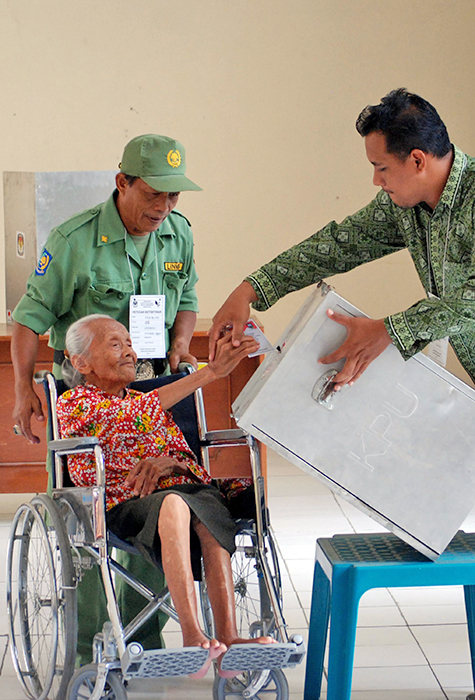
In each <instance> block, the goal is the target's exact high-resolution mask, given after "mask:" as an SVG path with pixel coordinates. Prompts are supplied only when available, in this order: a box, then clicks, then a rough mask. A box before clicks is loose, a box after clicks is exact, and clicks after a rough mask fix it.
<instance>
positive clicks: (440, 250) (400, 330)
mask: <svg viewBox="0 0 475 700" xmlns="http://www.w3.org/2000/svg"><path fill="white" fill-rule="evenodd" d="M402 248H408V250H409V252H410V254H411V256H412V259H413V261H414V265H415V266H416V270H417V272H418V274H419V277H420V280H421V282H422V284H423V286H424V289H425V290H426V292H427V294H428V295H429V294H431V295H434V296H435V297H436V298H432V297H429V296H428V298H427V299H423V300H421V301H418V302H417V303H416V304H414V305H413V306H411V307H410V308H409V309H407V310H406V311H401V312H400V313H397V314H393V315H392V316H388V317H387V318H386V319H384V323H385V325H386V329H387V331H388V333H389V335H390V336H391V339H392V341H393V342H394V344H395V345H396V347H397V348H398V350H399V352H400V353H401V355H402V356H403V357H404V358H405V359H408V358H409V357H411V356H412V355H414V354H415V353H416V352H419V351H420V350H422V348H424V347H425V346H426V345H427V344H428V343H429V342H430V341H432V340H437V339H440V338H445V337H446V336H449V338H450V343H451V345H452V347H453V348H454V350H455V352H456V354H457V356H458V358H459V360H460V361H461V363H462V365H463V366H464V367H465V369H466V370H467V372H468V373H469V374H470V376H471V377H472V379H474V380H475V158H472V157H470V156H467V155H465V154H464V153H462V151H460V150H459V149H458V148H457V147H456V146H454V162H453V165H452V168H451V171H450V174H449V178H448V180H447V183H446V185H445V188H444V191H443V192H442V195H441V197H440V200H439V202H438V204H437V206H436V207H435V209H434V211H431V210H430V208H429V207H428V206H427V205H425V204H424V203H421V204H418V205H417V206H415V207H412V208H410V209H403V208H401V207H398V206H397V205H396V204H394V203H393V202H392V200H391V198H390V197H389V195H387V194H386V193H385V192H383V191H381V192H379V194H378V195H377V196H376V197H375V199H374V200H373V201H372V202H371V203H370V204H368V206H366V207H364V208H363V209H361V210H360V211H359V212H357V213H356V214H353V215H352V216H348V217H347V218H346V219H345V220H344V221H342V223H341V224H337V223H336V222H334V221H332V222H331V223H330V224H328V225H327V226H325V227H324V228H323V229H321V231H318V232H317V233H315V234H314V235H313V236H310V238H307V239H306V240H304V241H302V242H301V243H298V244H297V245H295V246H294V247H293V248H290V249H289V250H287V251H285V252H284V253H281V254H280V255H278V256H277V257H276V258H274V260H272V261H271V262H269V263H267V264H266V265H264V266H263V267H261V268H260V269H259V270H257V271H256V272H254V273H252V274H251V275H249V276H248V277H247V278H246V280H247V281H248V282H250V284H252V286H253V287H254V289H255V291H256V293H257V296H258V301H257V302H255V303H254V304H253V307H254V308H255V309H256V310H257V311H265V310H266V309H268V308H269V307H270V306H272V305H273V304H275V302H276V301H277V300H278V299H280V298H281V297H283V296H285V295H286V294H288V293H289V292H293V291H295V290H297V289H302V288H303V287H306V286H308V285H310V284H315V283H318V282H320V280H322V279H323V278H326V277H330V276H331V275H335V274H338V273H341V272H347V271H348V270H351V269H353V268H354V267H356V266H358V265H362V264H363V263H365V262H369V261H370V260H376V259H377V258H381V257H383V256H384V255H388V254H389V253H394V252H395V251H397V250H401V249H402Z"/></svg>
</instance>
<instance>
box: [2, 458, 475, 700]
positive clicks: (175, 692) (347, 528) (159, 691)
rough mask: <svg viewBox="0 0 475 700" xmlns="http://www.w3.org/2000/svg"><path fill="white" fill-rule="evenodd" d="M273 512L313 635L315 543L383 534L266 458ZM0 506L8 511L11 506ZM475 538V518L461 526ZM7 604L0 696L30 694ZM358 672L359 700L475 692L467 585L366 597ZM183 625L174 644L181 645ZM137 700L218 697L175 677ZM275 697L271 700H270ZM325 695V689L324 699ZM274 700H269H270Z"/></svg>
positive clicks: (152, 685)
mask: <svg viewBox="0 0 475 700" xmlns="http://www.w3.org/2000/svg"><path fill="white" fill-rule="evenodd" d="M268 472H269V480H268V487H269V506H270V512H271V519H272V524H273V528H274V531H275V533H276V537H277V542H278V546H279V549H280V552H281V554H282V558H283V563H282V570H283V582H284V609H285V617H286V620H287V624H288V626H289V632H290V633H294V632H298V633H301V634H302V635H303V636H304V637H306V634H307V621H308V614H309V608H310V597H311V593H310V591H311V585H312V575H313V557H314V551H315V540H316V538H317V537H331V536H332V535H334V534H336V533H348V532H376V531H380V530H381V529H382V528H381V527H380V526H378V525H377V524H376V523H374V522H373V521H372V520H370V519H369V518H367V517H366V516H365V515H363V514H362V513H361V512H359V511H358V510H356V509H354V508H353V507H352V506H350V505H349V504H347V503H346V502H345V501H342V500H341V499H339V498H337V497H336V496H334V495H333V494H332V493H331V492H329V491H328V490H327V489H326V488H325V487H324V486H322V485H320V484H319V482H318V481H316V480H315V479H314V478H312V477H310V476H307V475H305V474H304V473H303V472H301V471H300V470H298V469H297V468H296V467H294V466H292V465H291V464H289V463H288V462H286V461H285V460H283V459H282V458H280V457H279V456H277V455H275V454H273V453H269V459H268ZM0 509H2V510H4V511H10V512H11V507H9V502H8V499H5V498H4V499H3V500H2V499H0ZM9 520H10V518H9V517H8V515H4V516H0V558H1V559H2V560H5V550H6V541H7V537H8V529H9ZM464 529H465V530H467V531H475V512H474V513H472V514H471V516H470V517H469V518H468V519H467V521H466V523H465V524H464ZM4 581H5V574H4V572H3V571H1V570H0V595H1V596H2V600H4V599H5V598H4V594H5V584H4ZM4 610H5V606H4V605H3V606H1V607H0V668H1V675H0V698H2V700H3V699H4V700H23V698H24V697H25V696H24V695H23V693H22V691H21V689H20V686H19V684H18V682H17V680H16V678H15V676H14V672H13V668H12V664H11V660H10V656H9V653H6V643H7V623H6V616H5V612H4ZM358 622H359V624H358V632H357V640H356V644H357V646H356V653H355V668H354V674H353V693H352V699H353V700H443V699H445V700H465V698H466V696H467V694H468V693H469V692H473V691H472V685H471V683H472V680H471V667H470V659H469V650H468V637H467V627H466V623H465V612H464V604H463V591H462V589H461V588H460V587H455V586H452V587H440V588H431V589H428V588H423V589H418V588H410V589H408V588H405V589H393V590H388V589H375V590H372V591H369V592H368V593H366V594H365V595H364V596H363V598H362V600H361V608H360V614H359V620H358ZM177 630H178V628H177V627H176V625H173V626H172V625H171V624H170V625H169V626H167V628H166V632H165V636H166V641H167V646H176V645H178V644H180V643H181V639H180V633H179V632H178V631H177ZM304 673H305V663H303V664H302V665H301V666H299V667H297V668H295V669H291V670H288V671H286V676H287V679H288V682H289V688H290V700H301V698H302V697H303V683H304ZM128 694H129V698H130V700H158V699H164V698H167V699H168V698H173V700H195V699H196V700H201V698H203V699H205V698H207V699H209V700H211V698H212V674H211V673H209V674H208V677H207V678H205V679H203V680H201V681H191V680H189V679H188V678H178V679H172V680H168V681H160V682H156V681H147V682H145V681H141V682H137V681H136V682H134V683H131V684H130V686H129V693H128ZM273 697H274V696H272V698H273ZM324 697H325V689H324V690H323V693H322V698H324ZM272 698H271V700H272Z"/></svg>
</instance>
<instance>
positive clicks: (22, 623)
mask: <svg viewBox="0 0 475 700" xmlns="http://www.w3.org/2000/svg"><path fill="white" fill-rule="evenodd" d="M35 379H36V381H37V382H38V383H39V382H42V383H43V384H44V387H45V392H46V393H47V398H48V409H49V414H50V415H49V418H50V421H51V423H50V424H51V428H52V435H53V440H51V441H50V442H49V443H48V449H49V450H50V451H51V453H52V455H53V463H54V488H53V492H52V498H50V497H49V496H44V495H40V496H36V497H35V498H33V500H32V501H31V503H30V504H23V505H22V506H20V508H19V509H18V511H17V513H16V515H15V517H14V520H13V523H12V532H11V537H10V542H9V547H8V555H7V609H8V612H9V619H10V645H11V651H12V656H13V661H14V665H15V669H16V672H17V675H18V677H19V679H20V681H21V683H22V685H23V688H24V690H25V692H26V693H27V695H28V696H29V697H30V698H32V700H46V698H49V699H50V700H62V699H63V698H68V699H69V700H77V699H78V698H79V697H81V698H85V697H89V698H90V699H91V700H99V698H105V697H107V698H110V699H111V700H112V698H116V699H117V700H125V699H126V698H127V693H126V691H125V688H124V685H123V682H124V681H127V680H130V679H132V678H145V677H160V676H162V677H163V676H170V675H185V674H189V673H194V672H196V671H198V670H199V669H200V668H201V666H202V665H203V663H204V661H205V659H206V657H207V652H206V650H202V649H199V648H196V649H195V648H188V647H185V648H180V649H174V650H166V649H165V650H164V649H158V650H146V651H145V650H144V649H143V648H142V646H141V645H140V644H139V643H137V642H133V641H130V640H131V639H132V638H133V636H134V634H135V632H136V631H137V629H139V628H140V627H141V625H143V624H144V623H145V622H146V621H147V620H148V619H149V618H150V617H151V616H152V615H154V614H155V613H156V612H157V611H158V610H159V609H160V610H162V611H164V612H165V613H167V615H168V616H169V617H171V618H172V619H175V620H177V621H178V617H177V615H176V612H175V610H174V608H173V605H172V604H171V601H170V600H169V599H170V594H169V592H168V589H167V588H165V589H163V590H162V591H161V592H160V593H159V594H157V593H155V592H154V591H153V590H152V589H150V588H149V587H147V586H146V585H145V584H143V583H142V582H140V581H138V580H137V579H136V578H135V577H134V576H132V575H131V574H130V573H129V572H127V571H126V569H124V568H123V567H122V566H121V565H120V564H119V563H118V562H116V561H115V560H114V559H113V558H112V557H111V556H110V554H109V551H108V550H109V548H110V547H116V548H119V549H124V550H126V551H129V552H131V553H134V554H137V550H136V549H135V548H134V547H133V546H132V545H131V544H130V543H127V542H123V541H121V540H119V538H117V537H116V536H115V535H113V534H112V533H110V532H109V533H108V532H107V529H106V505H105V468H104V460H103V456H102V450H101V447H100V445H99V440H98V438H95V437H90V438H89V437H83V438H68V439H61V437H60V433H59V426H58V419H57V413H56V401H57V388H56V382H55V379H54V377H53V375H52V374H50V373H48V372H42V373H38V375H35ZM194 398H195V407H196V417H197V423H198V433H199V441H200V445H201V457H202V461H203V464H204V466H205V468H206V469H207V471H208V472H209V451H210V449H212V448H213V447H235V446H247V447H248V448H249V451H250V462H251V470H252V479H253V483H254V493H255V505H256V519H255V521H247V520H246V521H237V522H238V525H239V532H238V535H237V541H236V545H237V548H236V553H235V555H233V558H232V566H233V578H234V585H235V598H236V604H237V618H238V620H237V621H238V632H239V634H242V635H243V636H250V637H257V636H260V635H267V634H272V635H273V636H274V637H275V638H276V639H277V640H278V642H279V643H278V644H273V645H261V646H262V647H263V651H264V654H263V656H262V658H258V657H259V654H257V656H256V653H255V652H254V654H253V657H254V658H250V655H249V653H247V654H246V652H251V651H252V650H251V647H249V649H248V650H247V649H245V648H244V647H246V646H248V645H233V647H231V648H232V649H233V650H236V652H237V654H238V656H237V659H236V661H237V660H238V661H239V663H240V664H241V665H239V666H234V668H242V669H243V673H242V675H241V676H239V677H237V678H234V679H225V678H221V677H219V676H218V675H216V677H215V683H214V688H213V697H214V698H215V700H225V698H226V697H227V695H233V696H235V695H236V694H238V695H239V693H242V697H246V698H252V697H256V698H258V697H259V691H260V690H261V689H264V690H265V692H266V693H269V691H270V692H272V690H274V691H275V700H287V698H288V685H287V681H286V679H285V675H284V673H283V672H282V671H281V670H280V669H281V668H282V667H286V666H295V665H296V664H297V663H300V661H301V660H302V658H303V656H304V653H305V651H304V644H303V640H302V638H301V637H300V636H295V637H294V638H292V639H290V640H289V637H288V635H287V630H286V623H285V620H284V617H283V614H282V589H281V580H280V571H279V563H278V558H277V552H276V547H275V544H274V539H273V535H272V530H271V527H270V523H269V518H268V512H267V508H266V499H265V484H264V478H263V476H262V473H261V463H260V454H259V448H258V444H257V442H256V441H255V439H254V438H253V437H252V436H250V435H248V434H246V433H245V432H244V431H242V430H240V429H237V430H220V431H208V430H207V425H206V415H205V410H204V401H203V395H202V392H201V390H198V391H197V392H195V396H194ZM78 452H87V453H91V454H93V456H94V459H95V462H96V479H97V481H96V486H93V487H66V488H65V487H64V486H63V470H64V459H65V458H66V457H67V455H69V454H74V453H78ZM33 544H34V546H33ZM35 548H36V549H37V550H38V552H35ZM84 553H85V554H84ZM268 553H269V554H270V559H271V561H270V562H269V561H268V557H267V554H268ZM91 561H92V565H98V566H99V567H100V570H101V575H102V580H103V583H104V589H105V593H106V600H107V610H108V614H109V621H108V622H106V623H105V624H104V626H103V629H102V630H101V631H98V633H97V634H96V635H95V638H94V644H93V664H90V665H88V666H83V667H82V668H81V669H79V670H78V671H77V672H76V674H75V675H74V676H73V670H74V660H75V653H76V639H77V619H76V586H77V582H78V580H79V579H80V577H81V575H82V571H83V570H84V569H85V568H89V566H90V565H91ZM44 562H46V568H45V564H44ZM251 562H252V563H251ZM35 566H38V571H36V572H35V570H34V567H35ZM15 576H16V578H17V581H16V582H15ZM114 576H120V577H122V578H123V579H124V580H125V581H126V582H127V584H128V585H130V586H132V588H134V589H135V590H136V591H137V592H138V593H140V594H141V595H142V596H143V597H144V598H145V599H146V600H147V601H148V603H147V604H146V605H145V607H144V609H143V610H142V611H141V612H140V613H139V614H138V615H137V616H136V617H135V618H134V620H132V621H131V622H130V623H129V624H128V625H127V626H126V627H125V628H124V627H123V625H122V622H121V617H120V611H119V608H118V604H117V600H116V596H115V590H114V581H113V577H114ZM250 579H251V580H250ZM31 588H33V591H31V590H30V589H31ZM250 589H252V590H253V591H254V593H253V596H252V597H250V596H249V595H248V594H249V592H250ZM200 600H201V610H202V617H203V622H204V631H205V633H206V634H207V635H208V636H209V637H210V638H211V637H212V636H213V618H212V612H211V608H210V604H209V600H208V598H207V594H206V581H205V579H204V576H203V581H202V583H201V584H200ZM45 611H46V614H45ZM251 618H252V619H251ZM43 628H45V629H43ZM255 646H257V645H253V647H255ZM40 647H42V649H41V651H40ZM238 647H240V648H241V649H240V650H239V649H238ZM264 647H266V648H265V649H264ZM270 647H272V650H271V648H270ZM195 652H196V653H195ZM199 652H205V653H199ZM45 653H46V657H47V659H46V663H45V661H44V659H43V658H42V654H43V655H44V654H45ZM193 664H194V666H193ZM72 676H73V677H72ZM71 677H72V678H71ZM80 692H81V695H79V693H80ZM84 692H89V693H90V695H84Z"/></svg>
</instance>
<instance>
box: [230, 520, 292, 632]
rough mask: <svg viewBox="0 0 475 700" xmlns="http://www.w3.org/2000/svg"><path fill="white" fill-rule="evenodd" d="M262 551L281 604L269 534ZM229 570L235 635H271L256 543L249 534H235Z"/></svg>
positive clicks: (274, 552)
mask: <svg viewBox="0 0 475 700" xmlns="http://www.w3.org/2000/svg"><path fill="white" fill-rule="evenodd" d="M266 554H267V560H268V565H269V568H270V571H271V575H272V579H273V582H274V586H275V589H276V592H277V597H278V600H279V602H280V603H282V584H281V578H280V569H279V562H278V559H277V552H276V548H275V544H274V540H273V538H272V536H271V534H270V533H269V534H268V536H267V537H266ZM232 569H233V580H234V597H235V602H236V622H237V630H238V634H239V636H240V637H259V636H261V635H267V634H270V635H272V634H273V633H274V631H275V629H274V615H273V612H272V609H271V606H270V600H269V595H268V592H267V589H266V586H265V581H264V577H263V574H262V571H261V567H260V564H259V561H258V558H257V545H256V543H255V536H254V535H253V534H250V533H249V532H246V531H245V532H243V533H239V534H238V536H237V538H236V552H235V553H234V555H233V558H232Z"/></svg>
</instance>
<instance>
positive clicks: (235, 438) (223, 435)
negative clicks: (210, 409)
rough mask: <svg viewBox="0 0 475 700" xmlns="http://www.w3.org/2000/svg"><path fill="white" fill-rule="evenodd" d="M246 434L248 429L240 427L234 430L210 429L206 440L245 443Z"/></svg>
mask: <svg viewBox="0 0 475 700" xmlns="http://www.w3.org/2000/svg"><path fill="white" fill-rule="evenodd" d="M246 436H247V433H246V431H245V430H241V429H240V428H236V429H234V430H210V431H208V432H207V433H206V434H205V440H206V442H210V443H220V442H237V444H238V445H239V444H244V441H245V439H246Z"/></svg>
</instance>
